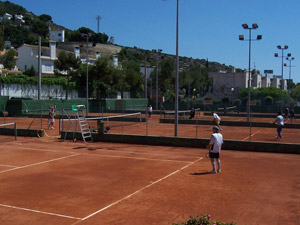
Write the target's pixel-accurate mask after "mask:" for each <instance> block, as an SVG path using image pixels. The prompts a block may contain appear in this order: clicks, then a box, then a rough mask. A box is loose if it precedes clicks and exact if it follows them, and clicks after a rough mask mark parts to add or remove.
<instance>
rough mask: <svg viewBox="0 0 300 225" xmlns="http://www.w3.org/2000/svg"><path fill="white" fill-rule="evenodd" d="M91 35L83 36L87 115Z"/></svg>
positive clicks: (87, 111) (87, 108)
mask: <svg viewBox="0 0 300 225" xmlns="http://www.w3.org/2000/svg"><path fill="white" fill-rule="evenodd" d="M90 35H91V34H82V37H86V95H85V96H86V103H85V104H86V115H88V113H89V36H90Z"/></svg>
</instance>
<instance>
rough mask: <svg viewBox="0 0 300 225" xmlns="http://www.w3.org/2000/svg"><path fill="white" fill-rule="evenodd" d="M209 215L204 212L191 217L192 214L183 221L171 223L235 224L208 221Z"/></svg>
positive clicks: (188, 224)
mask: <svg viewBox="0 0 300 225" xmlns="http://www.w3.org/2000/svg"><path fill="white" fill-rule="evenodd" d="M210 220H211V216H210V215H208V214H206V215H201V216H196V217H193V216H192V215H191V216H190V218H189V219H188V220H187V221H186V222H183V223H173V224H172V225H236V223H233V222H230V223H223V222H220V221H210Z"/></svg>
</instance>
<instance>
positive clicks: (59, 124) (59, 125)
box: [58, 119, 61, 134]
mask: <svg viewBox="0 0 300 225" xmlns="http://www.w3.org/2000/svg"><path fill="white" fill-rule="evenodd" d="M58 133H59V134H61V119H59V121H58Z"/></svg>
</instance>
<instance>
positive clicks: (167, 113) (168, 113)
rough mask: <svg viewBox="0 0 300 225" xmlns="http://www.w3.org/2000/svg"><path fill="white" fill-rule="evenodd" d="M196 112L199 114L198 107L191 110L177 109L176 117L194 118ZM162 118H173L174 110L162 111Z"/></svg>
mask: <svg viewBox="0 0 300 225" xmlns="http://www.w3.org/2000/svg"><path fill="white" fill-rule="evenodd" d="M196 114H198V115H200V108H198V109H194V113H193V110H182V111H178V118H179V119H193V118H195V116H196ZM163 118H164V119H174V118H175V111H164V112H163Z"/></svg>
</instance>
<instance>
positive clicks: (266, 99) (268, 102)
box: [265, 96, 273, 105]
mask: <svg viewBox="0 0 300 225" xmlns="http://www.w3.org/2000/svg"><path fill="white" fill-rule="evenodd" d="M265 101H266V105H272V104H273V98H272V97H271V96H267V97H265Z"/></svg>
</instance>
